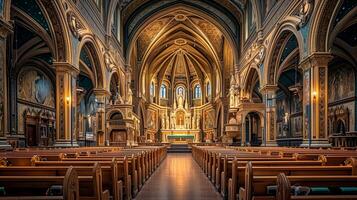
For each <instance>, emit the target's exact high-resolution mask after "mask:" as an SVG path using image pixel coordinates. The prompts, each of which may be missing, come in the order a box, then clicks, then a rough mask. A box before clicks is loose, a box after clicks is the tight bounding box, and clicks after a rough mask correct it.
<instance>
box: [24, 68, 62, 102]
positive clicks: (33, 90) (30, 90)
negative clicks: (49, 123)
mask: <svg viewBox="0 0 357 200" xmlns="http://www.w3.org/2000/svg"><path fill="white" fill-rule="evenodd" d="M17 85H18V92H17V97H18V98H19V99H21V100H23V101H27V102H30V103H35V104H40V105H44V106H48V107H51V108H54V107H55V94H54V87H53V85H52V83H51V81H50V79H49V78H48V77H47V76H46V75H45V74H44V73H43V72H41V71H39V70H36V69H29V70H23V71H21V72H20V74H19V76H18V82H17Z"/></svg>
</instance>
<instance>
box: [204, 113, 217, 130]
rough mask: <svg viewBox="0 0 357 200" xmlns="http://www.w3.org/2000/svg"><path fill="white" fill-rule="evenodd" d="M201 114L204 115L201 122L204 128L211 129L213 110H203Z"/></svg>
mask: <svg viewBox="0 0 357 200" xmlns="http://www.w3.org/2000/svg"><path fill="white" fill-rule="evenodd" d="M203 116H204V118H203V120H204V122H203V123H204V127H205V129H212V128H213V125H214V116H215V112H214V110H209V111H205V112H204V115H203Z"/></svg>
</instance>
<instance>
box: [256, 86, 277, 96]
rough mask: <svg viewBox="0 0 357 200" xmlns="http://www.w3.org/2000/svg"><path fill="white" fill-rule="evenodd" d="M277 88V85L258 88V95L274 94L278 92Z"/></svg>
mask: <svg viewBox="0 0 357 200" xmlns="http://www.w3.org/2000/svg"><path fill="white" fill-rule="evenodd" d="M278 89H279V87H278V85H263V86H262V87H261V88H260V93H262V94H268V93H275V92H276V91H278Z"/></svg>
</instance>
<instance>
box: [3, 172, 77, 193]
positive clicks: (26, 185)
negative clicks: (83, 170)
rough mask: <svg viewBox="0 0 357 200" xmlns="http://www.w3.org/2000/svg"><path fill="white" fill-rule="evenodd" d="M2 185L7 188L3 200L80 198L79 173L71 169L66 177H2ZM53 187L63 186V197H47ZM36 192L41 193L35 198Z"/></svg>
mask: <svg viewBox="0 0 357 200" xmlns="http://www.w3.org/2000/svg"><path fill="white" fill-rule="evenodd" d="M0 185H1V186H3V187H5V189H6V195H11V196H3V197H1V198H0V199H2V200H15V199H21V200H30V199H31V200H39V199H42V200H44V199H48V200H73V199H80V198H79V183H78V176H77V172H76V170H75V169H74V168H73V167H69V168H68V169H67V171H66V173H65V175H64V176H38V175H37V176H22V175H20V176H0ZM53 185H61V186H62V187H63V194H62V195H61V196H46V191H47V190H48V188H50V187H51V186H53ZM29 190H30V191H29ZM34 190H36V191H39V193H40V194H39V195H37V196H35V193H34Z"/></svg>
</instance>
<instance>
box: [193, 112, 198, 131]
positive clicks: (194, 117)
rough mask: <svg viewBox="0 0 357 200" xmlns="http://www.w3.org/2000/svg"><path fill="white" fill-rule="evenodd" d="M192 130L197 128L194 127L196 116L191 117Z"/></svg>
mask: <svg viewBox="0 0 357 200" xmlns="http://www.w3.org/2000/svg"><path fill="white" fill-rule="evenodd" d="M192 129H197V126H196V115H193V117H192Z"/></svg>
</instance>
